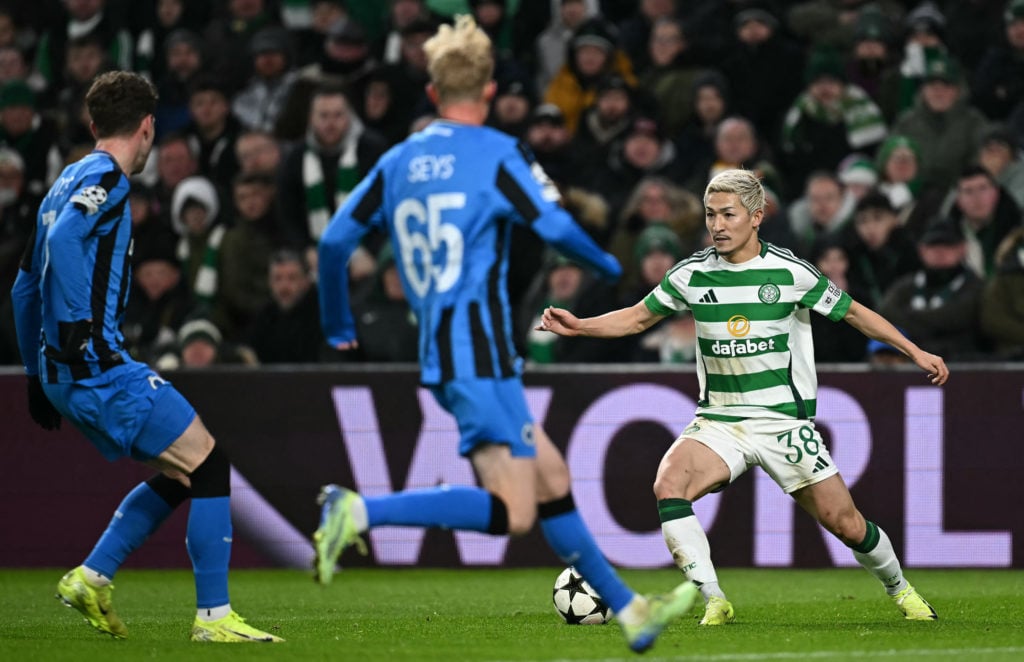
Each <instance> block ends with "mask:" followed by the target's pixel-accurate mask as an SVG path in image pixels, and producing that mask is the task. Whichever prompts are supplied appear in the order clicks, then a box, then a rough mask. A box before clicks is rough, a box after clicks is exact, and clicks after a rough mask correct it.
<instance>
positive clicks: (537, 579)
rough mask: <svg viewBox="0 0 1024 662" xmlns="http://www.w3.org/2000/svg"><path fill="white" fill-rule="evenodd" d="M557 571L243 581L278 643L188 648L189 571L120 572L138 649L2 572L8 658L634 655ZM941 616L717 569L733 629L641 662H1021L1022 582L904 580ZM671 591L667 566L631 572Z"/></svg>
mask: <svg viewBox="0 0 1024 662" xmlns="http://www.w3.org/2000/svg"><path fill="white" fill-rule="evenodd" d="M560 570H561V569H560V568H548V569H531V570H458V571H451V570H424V569H409V570H381V569H375V570H351V569H350V570H345V571H343V572H341V573H340V574H339V575H337V576H336V577H335V580H334V583H333V584H332V585H331V586H329V587H327V588H320V587H319V586H316V585H314V584H313V582H312V580H311V579H310V577H309V576H308V575H306V574H303V573H300V572H295V571H283V570H280V571H279V570H269V571H234V572H233V573H232V576H231V582H232V586H231V591H232V603H233V605H234V606H235V607H236V609H237V610H238V611H239V612H240V613H241V614H242V615H243V616H245V617H246V618H247V619H248V620H249V622H250V623H251V624H253V625H255V626H257V627H259V628H262V629H266V630H271V631H273V632H274V633H276V634H280V635H281V636H283V637H285V638H286V639H287V640H288V641H287V643H284V644H277V645H262V644H261V645H249V644H246V645H241V646H226V645H220V644H192V643H190V642H189V641H188V632H189V627H190V625H191V620H192V616H193V613H194V612H193V610H192V609H191V605H192V604H193V589H192V578H191V575H190V574H189V573H188V572H186V571H178V570H174V571H143V570H125V571H123V572H121V573H120V574H119V575H118V577H117V582H116V583H117V591H116V592H115V594H114V601H115V606H116V607H117V610H118V613H119V614H120V615H121V617H122V618H123V619H124V621H125V623H126V624H127V626H128V628H129V638H128V639H127V640H124V641H115V640H113V639H110V638H108V637H105V636H103V635H100V634H98V633H96V632H95V631H94V630H92V628H90V627H89V626H88V625H86V624H85V622H84V621H83V619H82V618H81V617H80V616H79V615H78V613H77V612H75V611H74V610H71V609H67V608H65V607H63V606H62V605H61V604H60V603H59V602H58V601H57V600H55V599H54V598H53V595H54V589H55V587H56V584H57V580H58V579H60V576H61V574H62V573H63V572H64V569H55V570H49V571H42V570H2V571H0V590H2V595H3V600H2V602H0V660H17V661H21V660H47V661H50V660H75V661H81V660H98V661H102V662H114V661H117V660H140V659H155V660H185V659H187V660H190V661H191V660H196V661H203V660H228V659H231V660H234V659H245V660H247V661H248V660H261V659H265V660H293V659H294V660H358V661H360V662H362V661H375V660H384V661H386V662H405V661H415V662H419V661H429V660H440V661H444V662H461V661H463V660H473V661H477V660H479V661H495V662H497V661H509V662H511V661H515V660H535V661H541V660H584V659H585V660H601V661H603V662H611V661H618V660H631V659H640V658H638V656H636V655H633V654H632V653H630V652H629V651H628V649H627V648H626V647H625V644H624V643H623V640H622V637H621V635H620V633H619V628H618V627H617V626H615V625H614V624H610V625H605V626H569V625H565V624H563V623H562V622H561V619H560V618H559V617H558V615H557V614H556V613H555V611H554V609H553V608H552V605H551V586H552V583H553V582H554V579H555V577H556V576H557V575H558V572H559V571H560ZM909 574H910V577H911V579H912V580H913V582H914V584H915V585H916V586H917V587H918V588H919V589H920V590H921V592H922V594H924V595H925V596H926V597H927V598H928V600H929V601H930V602H931V603H932V605H934V606H935V608H936V610H937V611H938V612H939V617H940V620H939V621H937V622H933V623H917V622H909V621H905V620H903V618H902V616H901V615H900V614H899V612H898V611H897V610H896V608H895V607H894V606H893V605H892V604H891V603H890V602H889V600H888V599H887V598H886V596H885V594H884V593H883V591H882V590H881V588H880V587H879V586H878V584H877V582H875V580H874V579H872V578H871V577H870V576H869V575H867V574H866V573H865V572H864V571H862V570H860V569H849V570H847V569H844V570H809V571H792V570H763V569H761V570H747V569H744V570H739V569H724V570H722V571H721V572H720V578H721V580H722V585H723V586H724V587H725V588H726V589H727V590H728V591H729V594H730V598H731V599H732V601H733V604H734V605H735V607H736V622H735V623H734V624H732V625H729V626H725V627H719V628H698V627H697V620H698V618H699V616H700V614H699V613H698V611H697V610H695V611H694V613H693V615H692V618H688V619H685V620H683V621H682V622H680V623H678V624H676V625H675V626H673V627H672V628H670V629H669V630H668V631H666V633H665V634H663V635H662V637H661V639H659V641H658V643H657V644H656V645H655V647H654V648H653V649H652V650H651V651H650V652H648V653H647V654H646V655H645V656H643V658H642V659H644V660H669V659H671V660H691V659H692V660H698V659H699V660H711V661H715V660H718V661H723V662H724V661H747V660H751V661H752V660H861V659H866V658H880V659H884V660H951V661H952V660H966V659H970V660H972V661H973V660H986V661H987V660H1007V661H1010V660H1015V661H1016V660H1024V625H1022V624H1024V572H1021V571H966V570H957V571H937V570H933V571H927V570H914V571H912V572H910V573H909ZM623 575H624V576H625V578H626V579H627V580H628V581H629V582H630V583H631V584H632V585H633V586H634V587H635V588H637V589H638V590H641V591H663V590H667V589H669V588H670V587H671V586H673V585H674V584H675V583H676V582H677V581H678V580H679V574H678V573H677V572H675V571H671V570H658V571H625V572H624V573H623Z"/></svg>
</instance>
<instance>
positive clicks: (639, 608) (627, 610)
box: [615, 593, 647, 625]
mask: <svg viewBox="0 0 1024 662" xmlns="http://www.w3.org/2000/svg"><path fill="white" fill-rule="evenodd" d="M615 618H617V619H619V622H621V623H625V624H627V625H636V624H637V623H641V622H642V621H643V620H644V619H645V618H647V598H645V597H644V596H642V595H640V594H639V593H638V594H636V595H634V596H633V599H632V600H630V601H629V604H627V605H626V606H625V607H623V608H622V611H618V612H616V613H615Z"/></svg>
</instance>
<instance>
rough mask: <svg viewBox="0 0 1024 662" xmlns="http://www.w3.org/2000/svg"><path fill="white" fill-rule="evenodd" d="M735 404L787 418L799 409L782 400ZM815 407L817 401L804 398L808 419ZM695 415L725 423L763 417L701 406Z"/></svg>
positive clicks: (814, 412)
mask: <svg viewBox="0 0 1024 662" xmlns="http://www.w3.org/2000/svg"><path fill="white" fill-rule="evenodd" d="M703 406H704V407H709V408H714V409H716V410H718V411H719V412H720V411H723V410H728V409H729V407H722V406H718V407H716V406H715V405H712V404H704V405H703ZM735 406H736V407H751V406H756V407H758V408H760V409H765V410H768V411H773V412H775V413H778V414H782V415H783V416H786V417H788V418H797V417H798V416H799V410H798V408H797V406H796V403H795V402H783V403H781V404H777V405H735ZM817 409H818V401H817V400H804V412H805V414H806V416H807V418H808V419H812V418H814V416H815V414H816V413H817ZM697 415H698V416H701V417H703V418H708V419H711V420H713V421H723V422H725V423H735V422H736V421H745V420H747V419H748V418H764V416H753V417H748V416H729V415H728V414H721V413H715V412H710V411H708V410H707V409H703V408H702V409H700V410H699V411H698V412H697Z"/></svg>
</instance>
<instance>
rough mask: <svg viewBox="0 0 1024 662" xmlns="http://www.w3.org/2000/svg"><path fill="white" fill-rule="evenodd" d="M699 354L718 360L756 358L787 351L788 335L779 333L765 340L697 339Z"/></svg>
mask: <svg viewBox="0 0 1024 662" xmlns="http://www.w3.org/2000/svg"><path fill="white" fill-rule="evenodd" d="M697 342H698V343H699V344H700V353H701V354H702V355H704V356H714V357H718V358H723V357H733V356H757V355H759V354H770V353H772V352H786V351H789V334H788V333H780V334H779V335H777V336H768V337H767V338H742V339H737V338H729V339H724V338H723V339H718V338H697Z"/></svg>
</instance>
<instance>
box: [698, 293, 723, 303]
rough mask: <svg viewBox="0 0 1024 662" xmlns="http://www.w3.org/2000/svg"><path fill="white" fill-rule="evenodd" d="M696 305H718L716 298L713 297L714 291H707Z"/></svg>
mask: <svg viewBox="0 0 1024 662" xmlns="http://www.w3.org/2000/svg"><path fill="white" fill-rule="evenodd" d="M697 303H718V297H716V296H715V291H714V290H708V291H707V292H705V293H704V296H702V297H701V298H699V299H697Z"/></svg>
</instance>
